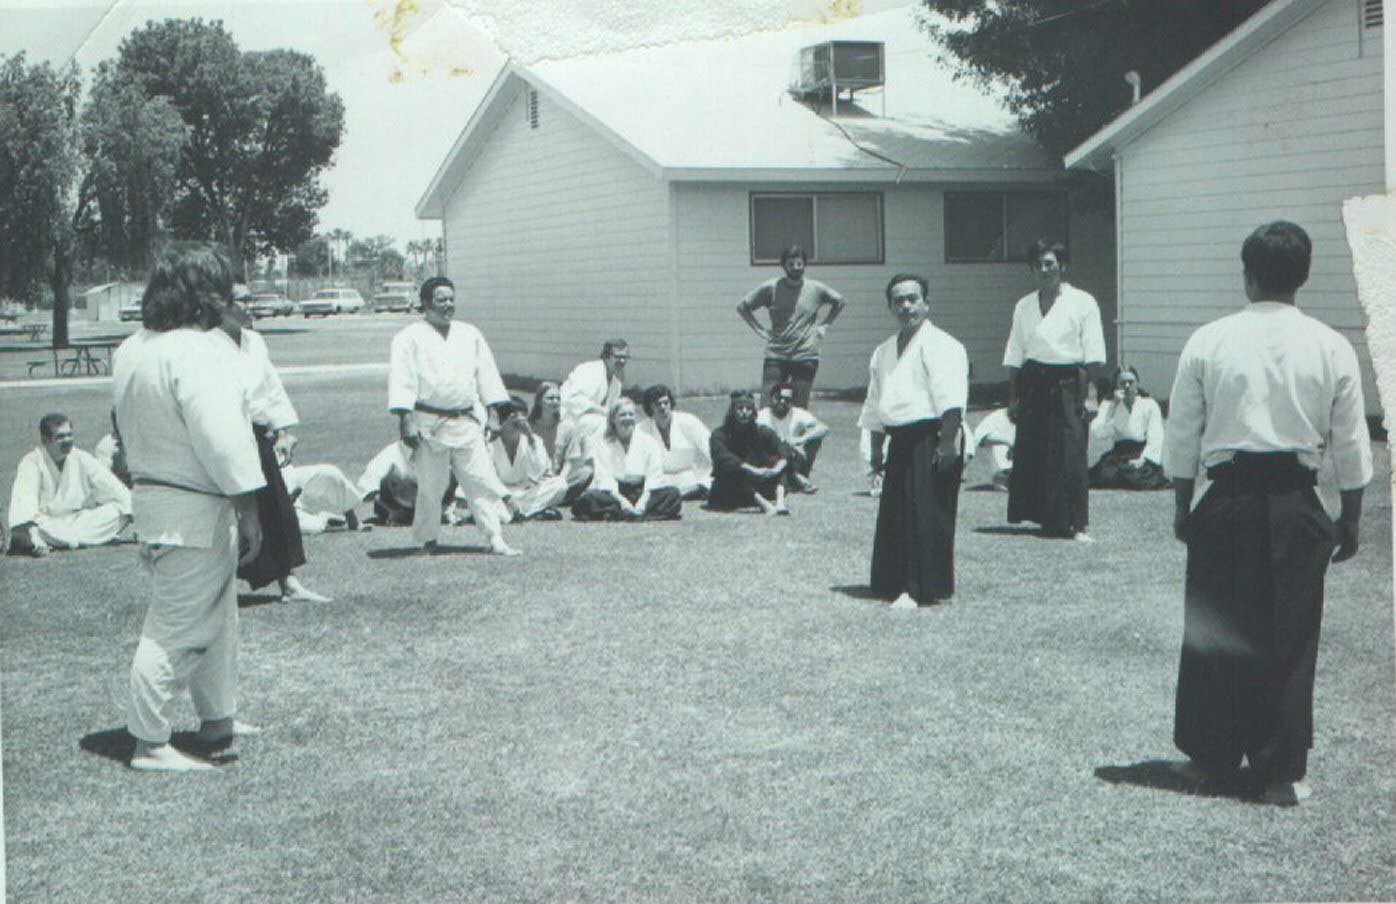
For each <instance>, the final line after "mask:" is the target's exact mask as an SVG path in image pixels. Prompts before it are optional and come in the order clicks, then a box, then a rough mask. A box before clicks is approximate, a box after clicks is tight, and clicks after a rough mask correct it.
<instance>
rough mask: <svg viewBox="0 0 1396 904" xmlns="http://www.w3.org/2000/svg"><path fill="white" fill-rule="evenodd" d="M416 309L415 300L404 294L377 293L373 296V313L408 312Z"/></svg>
mask: <svg viewBox="0 0 1396 904" xmlns="http://www.w3.org/2000/svg"><path fill="white" fill-rule="evenodd" d="M414 307H416V299H415V298H413V297H412V296H411V295H409V294H407V293H406V292H379V293H378V294H377V295H375V296H373V310H375V311H410V310H412V309H413V308H414Z"/></svg>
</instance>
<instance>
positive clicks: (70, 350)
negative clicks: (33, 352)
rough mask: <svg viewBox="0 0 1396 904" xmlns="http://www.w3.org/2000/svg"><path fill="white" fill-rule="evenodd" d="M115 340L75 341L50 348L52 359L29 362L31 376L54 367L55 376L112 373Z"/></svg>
mask: <svg viewBox="0 0 1396 904" xmlns="http://www.w3.org/2000/svg"><path fill="white" fill-rule="evenodd" d="M116 346H117V343H115V342H73V343H69V344H68V345H60V346H55V347H53V348H50V349H49V352H50V354H51V356H52V360H50V359H49V358H41V359H39V360H37V361H30V362H29V376H31V377H32V376H34V372H35V371H37V370H43V369H47V368H49V367H52V368H53V375H54V376H55V377H80V376H93V377H95V376H103V375H106V374H109V373H111V353H112V349H114V348H116Z"/></svg>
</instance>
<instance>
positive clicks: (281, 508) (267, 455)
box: [238, 427, 305, 590]
mask: <svg viewBox="0 0 1396 904" xmlns="http://www.w3.org/2000/svg"><path fill="white" fill-rule="evenodd" d="M252 432H253V433H254V434H255V435H256V438H257V455H258V457H259V458H260V459H261V463H262V477H263V478H265V479H266V482H267V485H266V486H264V487H262V488H261V489H260V490H258V491H257V520H258V521H259V522H260V523H261V525H262V551H261V552H260V553H258V554H257V558H255V559H253V560H252V561H251V562H249V563H247V564H246V565H239V566H238V577H239V578H240V579H241V580H244V581H246V582H247V583H249V584H251V585H252V589H253V590H256V589H257V588H259V587H263V586H265V585H267V584H270V583H272V582H273V581H279V580H281V579H282V578H284V577H286V576H287V575H289V574H290V573H291V572H292V570H294V569H296V568H299V567H300V566H302V565H304V564H305V547H304V546H303V545H302V544H301V527H300V520H299V519H298V518H297V517H296V506H295V503H294V502H292V501H291V495H290V494H289V493H288V492H286V481H285V480H283V479H282V477H281V466H280V465H279V464H277V461H276V448H275V445H274V443H273V441H272V438H271V434H270V433H269V432H264V431H263V430H262V429H261V428H258V427H254V428H253V429H252Z"/></svg>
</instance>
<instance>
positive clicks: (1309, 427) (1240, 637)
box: [1163, 221, 1372, 806]
mask: <svg viewBox="0 0 1396 904" xmlns="http://www.w3.org/2000/svg"><path fill="white" fill-rule="evenodd" d="M1311 254H1312V244H1311V242H1310V240H1309V236H1308V234H1307V233H1305V232H1304V230H1303V229H1301V228H1300V227H1298V226H1296V225H1295V224H1293V223H1287V222H1283V221H1279V222H1274V223H1267V224H1266V225H1264V226H1261V227H1260V228H1258V229H1256V230H1255V232H1253V233H1251V235H1250V237H1249V238H1247V239H1246V241H1245V244H1244V245H1242V247H1241V262H1242V264H1243V268H1244V272H1243V276H1244V280H1245V291H1246V297H1247V298H1248V299H1249V301H1250V304H1248V305H1247V306H1246V308H1245V309H1244V310H1241V311H1238V312H1237V313H1235V314H1231V315H1229V316H1227V317H1223V318H1221V319H1220V320H1215V321H1213V322H1211V323H1209V324H1207V325H1206V326H1203V327H1202V328H1200V329H1199V330H1197V332H1195V333H1193V335H1192V338H1190V339H1189V340H1188V341H1187V344H1186V345H1185V346H1184V347H1183V352H1182V355H1181V357H1180V358H1179V360H1178V373H1177V376H1176V378H1175V379H1174V382H1173V391H1172V393H1171V395H1170V397H1169V417H1168V425H1167V427H1166V429H1165V433H1164V450H1163V465H1164V469H1165V470H1166V471H1167V473H1168V475H1169V476H1170V477H1171V478H1173V486H1174V490H1175V512H1174V516H1173V532H1174V535H1175V536H1176V537H1177V538H1178V539H1179V540H1180V541H1182V542H1183V543H1186V544H1187V548H1188V559H1187V578H1186V589H1185V591H1184V615H1183V649H1182V656H1181V658H1180V662H1179V665H1178V694H1177V701H1176V710H1175V721H1174V729H1173V739H1174V743H1176V744H1177V745H1178V749H1180V750H1181V751H1182V752H1183V753H1185V754H1187V755H1188V757H1190V759H1191V762H1190V763H1189V764H1188V765H1187V766H1185V767H1184V770H1183V772H1184V774H1185V775H1186V776H1187V777H1189V778H1190V779H1192V780H1194V781H1196V782H1198V783H1201V782H1204V781H1217V782H1220V783H1221V784H1222V785H1223V786H1235V785H1236V782H1237V780H1238V779H1239V778H1240V777H1241V776H1240V772H1239V767H1240V765H1241V759H1242V757H1245V758H1246V759H1247V760H1249V762H1250V766H1251V772H1252V775H1253V777H1254V779H1255V784H1254V787H1255V790H1257V791H1259V792H1260V796H1261V799H1262V800H1263V801H1265V802H1266V803H1272V804H1279V805H1282V806H1283V805H1289V806H1292V805H1295V804H1297V803H1299V802H1300V801H1302V800H1304V799H1305V798H1307V797H1308V796H1309V793H1310V792H1309V788H1308V787H1307V786H1306V785H1305V784H1304V783H1303V781H1302V779H1303V778H1304V776H1305V773H1306V771H1307V767H1308V752H1309V748H1310V747H1312V746H1313V696H1314V670H1315V666H1316V664H1317V660H1318V639H1319V623H1320V621H1321V619H1322V617H1323V582H1324V576H1325V574H1326V572H1327V570H1328V563H1329V561H1330V560H1331V561H1333V562H1342V561H1346V560H1347V559H1350V558H1352V557H1353V556H1354V555H1356V553H1357V539H1358V522H1359V521H1360V520H1361V517H1362V491H1363V488H1364V487H1365V486H1366V485H1367V483H1368V482H1369V481H1370V480H1371V479H1372V448H1371V441H1370V438H1369V435H1368V432H1367V422H1366V419H1365V408H1364V406H1363V400H1362V378H1361V373H1360V372H1359V370H1358V365H1357V354H1356V353H1355V352H1354V351H1353V349H1352V345H1351V344H1350V343H1349V342H1348V341H1347V340H1346V339H1344V338H1343V337H1342V336H1341V335H1339V334H1338V333H1337V332H1336V331H1335V330H1333V329H1332V328H1330V327H1329V326H1327V325H1326V324H1324V323H1321V322H1319V321H1318V320H1315V319H1314V318H1312V317H1309V316H1308V315H1306V314H1304V313H1301V312H1300V311H1299V309H1298V308H1297V307H1296V306H1295V301H1294V299H1295V294H1296V292H1297V291H1298V289H1299V287H1300V286H1302V285H1303V284H1304V283H1305V282H1306V281H1307V280H1308V277H1309V261H1310V258H1311ZM1325 455H1326V456H1327V458H1328V460H1329V462H1330V463H1331V464H1332V467H1333V471H1334V474H1335V476H1336V478H1337V483H1338V488H1339V490H1340V491H1341V497H1342V512H1341V514H1340V515H1339V516H1338V521H1337V523H1336V524H1335V523H1334V522H1333V521H1332V520H1330V519H1329V517H1328V515H1327V514H1326V513H1325V512H1324V510H1323V506H1322V505H1321V504H1320V502H1319V500H1318V496H1317V495H1316V494H1315V492H1314V483H1315V474H1316V472H1317V471H1318V468H1319V464H1320V463H1321V461H1322V459H1323V458H1324V456H1325ZM1199 468H1206V469H1207V478H1208V479H1209V480H1210V481H1211V486H1210V487H1209V488H1208V490H1207V492H1206V493H1205V494H1204V495H1203V497H1202V499H1201V500H1200V501H1199V502H1198V503H1197V507H1196V508H1195V509H1192V510H1191V511H1189V509H1190V507H1191V504H1192V496H1193V484H1194V481H1195V479H1196V477H1197V472H1198V470H1199ZM1335 548H1336V550H1337V551H1336V553H1335V552H1334V549H1335Z"/></svg>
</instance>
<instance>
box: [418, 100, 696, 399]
mask: <svg viewBox="0 0 1396 904" xmlns="http://www.w3.org/2000/svg"><path fill="white" fill-rule="evenodd" d="M506 90H512V92H513V96H512V97H510V98H508V100H507V103H508V108H507V109H506V110H505V112H504V115H503V116H502V117H501V118H500V120H499V123H498V125H497V126H496V128H495V131H494V134H493V135H491V136H489V138H488V140H487V141H485V142H484V145H483V148H482V150H481V152H480V154H479V156H478V157H477V158H476V159H475V161H474V162H473V164H472V165H471V167H470V169H469V170H468V171H467V172H466V175H465V178H464V179H463V180H462V181H461V184H460V185H459V187H458V188H457V189H456V190H455V192H454V193H453V194H452V196H451V197H450V199H449V200H448V201H447V203H446V206H445V216H444V221H445V222H444V223H443V232H444V235H445V239H446V255H447V272H448V274H449V275H450V277H451V279H452V280H454V281H455V283H456V287H457V298H458V301H457V308H458V310H459V312H460V315H459V316H461V317H462V318H463V319H465V320H468V321H470V322H472V323H475V324H476V325H477V326H479V327H480V328H481V329H482V330H483V331H484V333H485V336H486V337H487V338H488V339H489V342H490V346H491V348H492V349H493V351H494V354H495V358H496V360H497V361H498V364H499V368H500V370H501V371H502V372H504V373H508V374H516V375H520V376H528V377H538V378H544V379H560V378H562V377H564V376H566V374H567V372H568V371H569V370H571V368H572V367H574V366H575V365H576V364H578V363H579V362H581V361H583V360H586V359H588V358H592V357H595V356H596V354H597V352H599V351H600V348H601V343H602V341H604V340H605V339H606V338H608V337H611V336H616V335H619V336H624V337H625V338H626V339H627V340H628V341H629V342H630V344H631V345H632V346H633V347H634V352H635V356H634V361H633V362H632V364H631V365H630V369H629V371H628V373H627V377H628V378H630V379H633V380H635V381H637V382H650V381H658V380H666V379H672V378H673V375H672V372H671V370H670V367H669V362H668V355H667V349H668V348H669V331H670V319H671V318H670V299H671V298H672V291H673V288H672V287H673V273H672V266H673V258H672V255H671V254H670V253H669V248H670V243H669V242H668V240H667V227H668V217H669V212H668V193H667V190H666V188H665V186H664V184H663V182H662V181H661V180H660V179H658V178H657V177H656V176H655V175H654V174H652V173H650V172H649V171H647V170H646V169H645V168H644V167H642V166H641V165H640V164H639V163H637V162H636V161H635V160H634V159H632V158H631V157H629V156H627V155H626V154H625V153H623V152H622V151H620V150H619V149H617V148H616V147H615V145H614V144H612V143H611V141H610V140H608V139H607V138H606V137H605V136H603V135H602V134H600V133H599V132H597V131H596V130H594V129H593V128H592V127H591V126H589V125H588V124H586V123H584V122H582V121H581V120H579V119H578V118H577V117H575V116H573V115H571V114H570V113H569V112H568V111H567V110H565V109H564V108H562V107H560V106H559V105H557V104H555V103H553V102H552V101H550V100H549V99H548V97H547V96H546V95H542V94H540V96H539V98H538V128H536V129H534V128H532V127H530V125H529V122H528V120H527V118H526V116H525V106H524V105H525V103H526V91H525V90H523V89H522V87H520V86H515V87H514V88H513V89H506Z"/></svg>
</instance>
